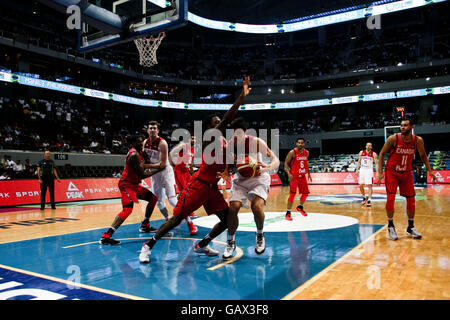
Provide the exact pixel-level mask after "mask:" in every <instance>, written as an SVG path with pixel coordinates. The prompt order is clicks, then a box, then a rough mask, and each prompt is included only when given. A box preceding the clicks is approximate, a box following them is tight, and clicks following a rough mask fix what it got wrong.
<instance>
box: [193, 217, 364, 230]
mask: <svg viewBox="0 0 450 320" xmlns="http://www.w3.org/2000/svg"><path fill="white" fill-rule="evenodd" d="M285 214H286V213H285V212H265V220H264V232H289V231H314V230H327V229H336V228H343V227H348V226H351V225H355V224H358V220H357V219H355V218H352V217H347V216H343V215H337V214H325V213H315V212H311V213H308V216H307V217H304V216H302V215H301V214H300V213H297V212H293V214H292V218H293V221H287V220H286V219H285ZM218 221H219V219H218V218H217V216H215V215H211V216H207V217H199V218H197V219H195V224H196V225H197V226H199V227H205V228H212V227H213V226H214V225H215V224H216V223H217V222H218ZM238 231H247V232H256V224H255V219H254V217H253V213H251V212H243V213H240V214H239V227H238Z"/></svg>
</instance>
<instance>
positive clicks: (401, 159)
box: [386, 133, 417, 172]
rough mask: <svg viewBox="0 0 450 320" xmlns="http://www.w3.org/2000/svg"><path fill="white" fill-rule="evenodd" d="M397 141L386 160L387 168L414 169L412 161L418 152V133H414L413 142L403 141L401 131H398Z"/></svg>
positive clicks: (401, 170)
mask: <svg viewBox="0 0 450 320" xmlns="http://www.w3.org/2000/svg"><path fill="white" fill-rule="evenodd" d="M396 136H397V142H396V144H395V145H394V147H393V148H392V149H391V151H390V152H389V157H388V159H387V162H386V170H388V169H390V170H394V171H399V172H405V171H412V162H413V159H414V154H415V153H416V149H417V143H416V140H417V138H416V135H415V134H413V135H412V139H411V142H409V143H406V142H405V141H403V137H402V135H401V133H397V134H396Z"/></svg>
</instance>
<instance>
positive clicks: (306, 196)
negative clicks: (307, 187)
mask: <svg viewBox="0 0 450 320" xmlns="http://www.w3.org/2000/svg"><path fill="white" fill-rule="evenodd" d="M306 198H308V194H307V193H303V194H302V196H301V197H300V202H301V203H303V202H305V201H306Z"/></svg>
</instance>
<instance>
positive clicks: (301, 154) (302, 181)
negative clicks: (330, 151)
mask: <svg viewBox="0 0 450 320" xmlns="http://www.w3.org/2000/svg"><path fill="white" fill-rule="evenodd" d="M308 157H309V151H308V150H306V149H305V139H303V138H298V139H297V141H296V142H295V148H294V149H292V150H291V151H289V153H288V154H287V156H286V159H285V160H284V171H286V173H287V175H288V177H289V185H290V191H289V198H288V201H287V210H286V220H289V221H290V220H292V216H291V209H292V204H293V202H294V197H295V195H296V193H297V189H298V193H299V194H301V197H300V204H299V205H298V206H297V208H296V209H297V211H298V212H300V213H301V214H302V215H303V216H305V217H306V216H307V215H308V214H307V213H306V212H305V210H304V209H303V204H304V203H305V201H306V198H307V197H308V195H309V188H308V180H309V181H312V178H311V173H310V172H309V167H308ZM306 175H308V180H306Z"/></svg>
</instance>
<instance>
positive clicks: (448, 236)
mask: <svg viewBox="0 0 450 320" xmlns="http://www.w3.org/2000/svg"><path fill="white" fill-rule="evenodd" d="M310 191H311V194H310V196H309V198H308V200H307V202H306V204H305V210H306V211H307V212H319V213H325V214H336V215H342V216H348V217H352V218H356V219H357V220H358V221H359V222H358V223H359V224H369V225H370V224H373V225H383V227H382V228H381V229H379V230H378V231H377V232H375V233H374V234H372V235H371V236H369V237H368V238H367V239H365V240H364V241H362V242H361V243H359V244H358V245H357V246H356V247H354V248H353V249H352V250H350V251H349V252H347V253H346V254H345V255H343V256H342V257H341V258H339V259H338V260H336V261H335V262H334V263H332V264H331V265H329V266H328V267H327V268H325V269H324V270H322V271H321V272H319V273H318V274H316V275H315V276H313V277H312V278H310V279H309V280H307V281H306V282H305V283H303V284H302V285H301V286H300V287H298V288H297V289H295V290H293V291H292V292H290V293H289V294H287V295H286V296H285V297H284V298H283V299H285V300H334V299H336V300H423V299H424V300H448V299H450V210H449V206H450V186H449V185H436V186H431V187H428V188H416V200H417V201H416V218H415V226H416V228H417V229H418V230H419V232H421V233H422V234H423V239H421V240H413V239H411V238H408V237H407V235H406V233H405V230H406V226H407V218H406V213H405V210H406V202H405V201H404V199H403V198H401V197H399V196H397V201H396V204H395V216H394V223H395V225H396V229H397V232H398V234H399V240H398V241H391V240H389V239H388V238H387V231H386V224H387V219H386V214H385V209H384V205H385V191H384V189H383V188H382V187H378V188H375V191H374V201H373V205H372V207H371V208H366V207H361V205H360V204H359V202H360V196H359V189H358V187H357V186H310ZM288 193H289V190H288V188H287V187H273V188H272V189H271V192H270V196H269V199H268V201H267V206H266V211H267V212H268V211H277V212H284V211H285V209H286V200H287V198H288ZM296 199H298V197H297V198H296ZM295 201H296V202H297V201H298V200H295ZM169 208H170V207H169ZM120 210H121V205H120V203H119V202H117V201H116V202H108V201H106V203H102V204H95V202H92V204H90V203H88V204H87V205H75V204H67V205H66V204H58V206H57V209H56V210H50V209H46V210H45V211H40V210H39V207H38V206H34V207H33V206H22V207H17V208H14V210H11V209H8V210H0V244H4V243H11V242H16V241H22V240H28V239H39V238H43V237H48V236H54V235H63V234H68V233H74V232H80V231H86V230H91V229H101V228H107V227H109V226H110V224H111V222H112V221H113V219H114V217H115V216H116V215H117V213H118V212H119V211H120ZM170 211H171V210H170ZM142 212H143V211H142V208H141V207H140V206H137V207H135V211H134V212H133V214H132V215H131V216H130V217H129V218H128V219H127V221H126V222H125V225H126V224H135V223H138V222H140V221H141V219H142V217H143V214H142ZM241 212H242V213H245V212H250V211H249V210H248V209H242V210H241ZM196 214H197V215H198V216H204V215H205V213H204V211H203V209H200V210H199V211H197V212H196ZM157 219H162V216H161V215H160V213H159V210H158V209H155V212H154V214H153V217H152V220H157ZM100 235H101V230H99V236H100ZM0 264H1V263H0Z"/></svg>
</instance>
